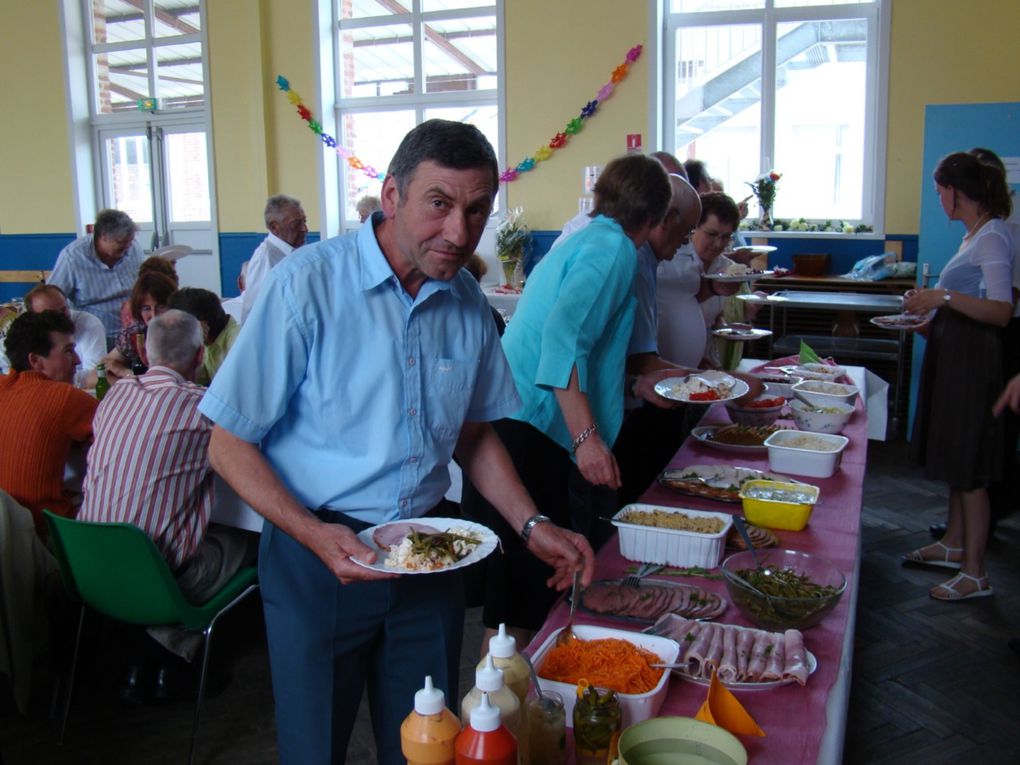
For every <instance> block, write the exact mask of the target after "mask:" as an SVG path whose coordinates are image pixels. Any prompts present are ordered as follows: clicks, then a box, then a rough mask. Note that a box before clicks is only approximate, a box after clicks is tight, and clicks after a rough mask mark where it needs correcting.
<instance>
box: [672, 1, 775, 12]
mask: <svg viewBox="0 0 1020 765" xmlns="http://www.w3.org/2000/svg"><path fill="white" fill-rule="evenodd" d="M764 7H765V0H672V2H671V3H670V6H669V11H670V13H703V12H706V11H742V10H746V9H748V8H751V9H754V8H764Z"/></svg>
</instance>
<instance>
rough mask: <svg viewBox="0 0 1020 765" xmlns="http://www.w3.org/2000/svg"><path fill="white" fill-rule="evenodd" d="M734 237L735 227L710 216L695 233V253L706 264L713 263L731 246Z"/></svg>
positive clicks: (712, 215)
mask: <svg viewBox="0 0 1020 765" xmlns="http://www.w3.org/2000/svg"><path fill="white" fill-rule="evenodd" d="M732 237H733V226H731V225H730V224H729V223H722V222H720V220H719V219H718V218H717V217H716V216H715V215H714V214H710V215H709V216H708V217H707V218H705V222H704V223H702V224H701V225H700V226H698V228H697V229H695V231H694V235H693V237H692V239H693V241H694V251H695V252H697V253H698V257H699V258H701V259H702V260H703V261H704V262H705V263H706V264H708V263H711V262H712V261H713V260H715V259H716V258H717V257H718V256H719V255H721V254H722V252H723V250H725V249H726V248H727V247H728V246H729V244H730V239H731V238H732Z"/></svg>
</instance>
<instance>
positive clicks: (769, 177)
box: [746, 170, 783, 231]
mask: <svg viewBox="0 0 1020 765" xmlns="http://www.w3.org/2000/svg"><path fill="white" fill-rule="evenodd" d="M782 177H783V176H782V175H781V174H780V173H777V172H776V171H775V170H771V171H769V172H767V173H762V174H761V175H759V176H758V177H757V178H755V179H754V182H750V181H746V183H747V185H748V186H750V187H751V191H752V192H753V193H754V197H755V199H757V200H758V228H759V229H760V230H762V231H768V230H771V228H772V205H774V204H775V203H776V184H777V183H778V182H779V179H780V178H782Z"/></svg>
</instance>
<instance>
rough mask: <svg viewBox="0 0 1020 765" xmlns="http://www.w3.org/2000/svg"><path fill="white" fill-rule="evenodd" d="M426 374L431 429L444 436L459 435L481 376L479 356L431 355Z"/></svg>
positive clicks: (454, 437) (447, 437) (426, 395)
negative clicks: (477, 357)
mask: <svg viewBox="0 0 1020 765" xmlns="http://www.w3.org/2000/svg"><path fill="white" fill-rule="evenodd" d="M427 370H428V374H427V376H426V378H425V391H424V396H425V403H426V409H425V412H426V417H427V418H428V425H429V429H430V430H431V431H432V433H433V434H434V435H436V436H437V437H439V438H441V439H444V440H445V439H449V438H453V439H454V440H456V439H457V437H458V436H459V435H460V429H461V426H462V425H463V424H464V415H465V414H466V413H467V410H468V406H469V405H470V403H471V396H472V394H473V393H474V389H475V379H476V378H477V376H478V360H477V359H467V360H463V359H445V358H437V359H432V360H431V361H430V362H429V364H428V366H427Z"/></svg>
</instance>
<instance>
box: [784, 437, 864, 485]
mask: <svg viewBox="0 0 1020 765" xmlns="http://www.w3.org/2000/svg"><path fill="white" fill-rule="evenodd" d="M849 443H850V439H849V438H847V437H846V436H837V435H832V434H829V433H809V432H805V431H800V430H777V431H776V432H775V433H773V434H772V435H771V436H769V437H768V438H766V439H765V447H766V448H767V449H768V450H769V467H770V468H771V469H772V470H775V471H776V472H777V473H793V474H794V475H806V476H810V477H811V478H829V477H830V476H831V475H832V474H833V473H835V472H836V470H837V469H838V468H839V463H840V462H841V461H842V459H843V450H844V449H846V447H847V444H849ZM815 445H817V447H820V448H812V446H815Z"/></svg>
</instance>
